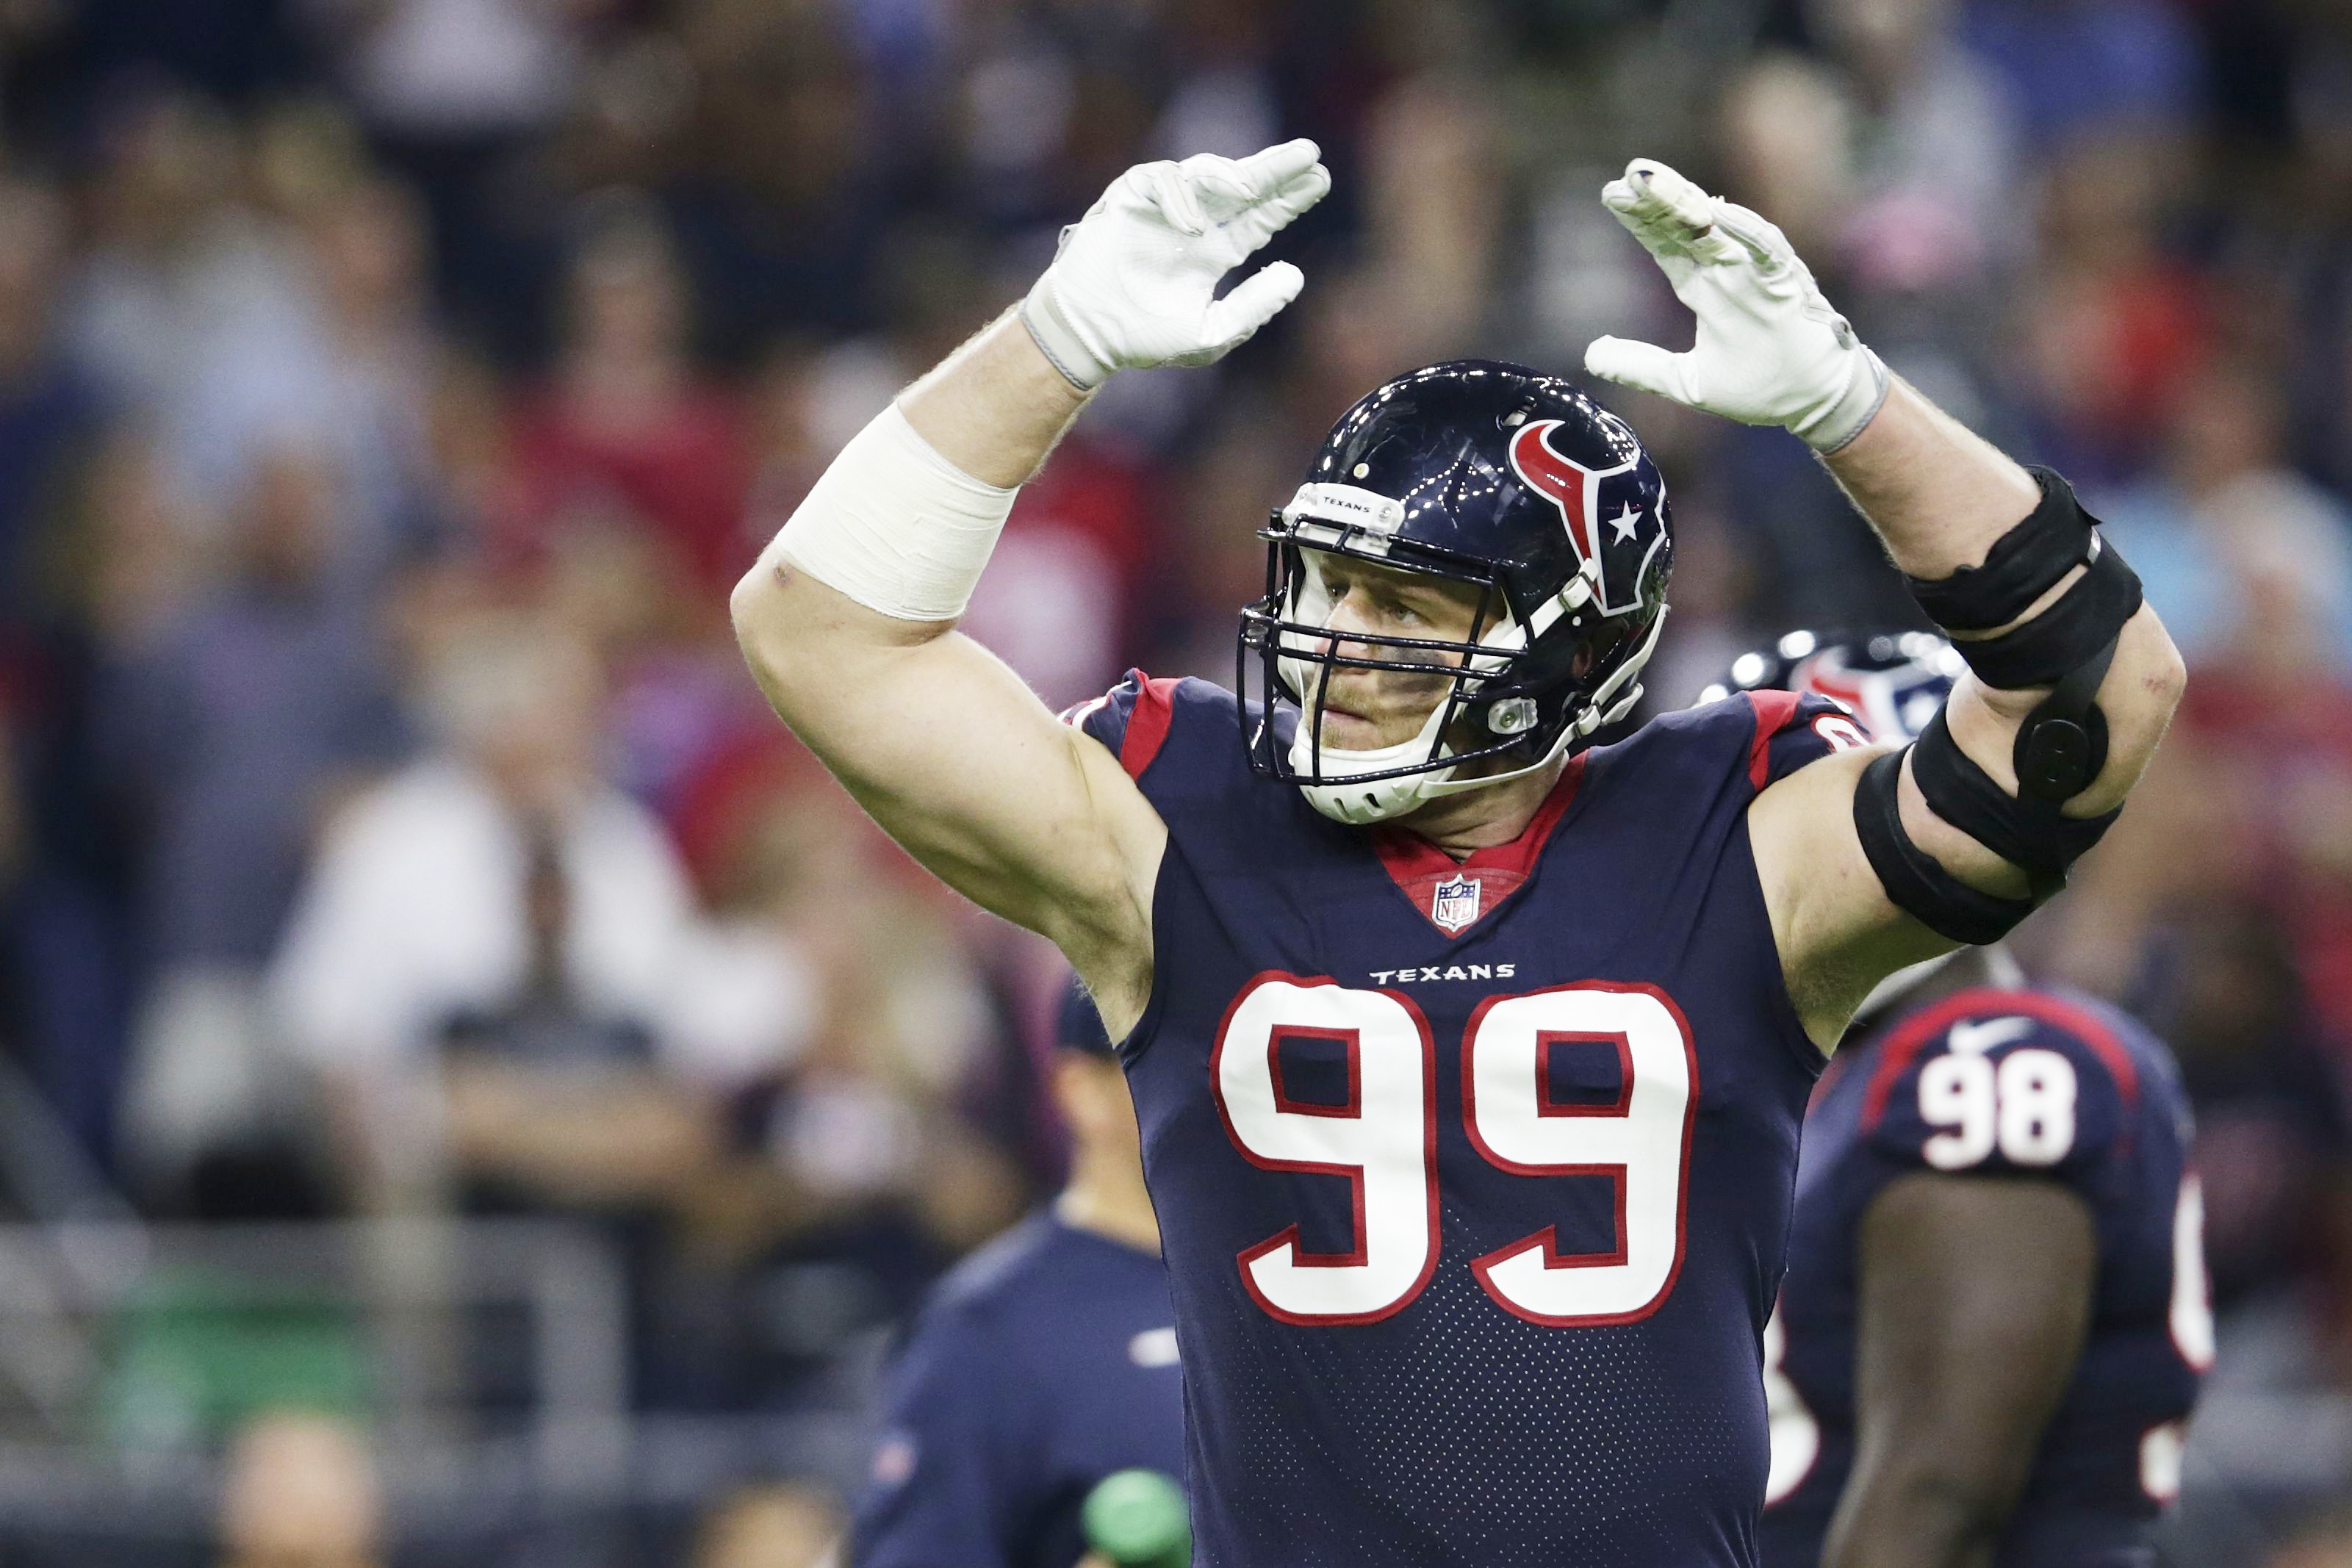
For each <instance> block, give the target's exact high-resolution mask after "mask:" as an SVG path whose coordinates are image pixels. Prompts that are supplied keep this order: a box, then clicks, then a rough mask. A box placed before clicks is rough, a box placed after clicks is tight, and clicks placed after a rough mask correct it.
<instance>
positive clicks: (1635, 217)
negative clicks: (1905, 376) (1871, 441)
mask: <svg viewBox="0 0 2352 1568" xmlns="http://www.w3.org/2000/svg"><path fill="white" fill-rule="evenodd" d="M1601 203H1602V205H1605V206H1607V207H1608V208H1609V210H1610V211H1611V212H1612V213H1615V214H1616V215H1617V221H1618V222H1619V223H1622V224H1623V225H1624V226H1626V227H1627V228H1628V229H1630V230H1632V231H1633V237H1634V238H1635V239H1638V240H1640V241H1641V242H1642V247H1643V249H1645V250H1647V251H1648V252H1649V253H1650V255H1651V256H1652V257H1654V258H1655V259H1656V261H1657V263H1658V267H1659V269H1660V270H1662V271H1663V272H1664V273H1665V275H1666V281H1667V282H1669V283H1671V284H1673V285H1674V289H1675V298H1676V299H1679V300H1681V301H1682V302H1683V303H1684V304H1685V305H1688V306H1689V307H1690V308H1691V313H1692V314H1693V315H1695V316H1696V317H1697V318H1698V341H1697V342H1696V345H1695V346H1694V347H1693V348H1692V349H1691V350H1690V351H1689V352H1688V353H1667V352H1666V351H1665V350H1664V349H1662V348H1660V347H1658V346H1657V345H1656V344H1654V343H1643V342H1629V341H1627V340H1626V339H1623V338H1595V339H1593V340H1592V342H1591V346H1589V347H1588V348H1586V350H1585V351H1584V368H1585V369H1586V370H1588V371H1590V372H1591V374H1594V375H1597V376H1601V377H1602V378H1604V379H1606V380H1609V381H1614V382H1618V383H1620V384H1623V385H1626V386H1633V387H1639V388H1640V389H1641V390H1642V391H1643V392H1654V393H1656V394H1657V395H1659V396H1661V397H1671V398H1673V399H1674V400H1675V402H1676V403H1681V404H1685V405H1688V406H1690V407H1693V408H1703V409H1705V410H1706V412H1708V413H1709V414H1719V415H1721V416H1724V417H1725V418H1727V419H1737V420H1738V421H1739V422H1740V423H1741V424H1743V425H1779V426H1785V427H1786V428H1788V429H1790V430H1792V431H1794V432H1796V434H1798V435H1799V436H1801V437H1804V438H1805V439H1806V440H1807V441H1809V442H1811V444H1812V445H1813V446H1814V447H1818V448H1820V449H1821V450H1822V451H1832V450H1834V449H1835V448H1837V447H1843V445H1845V443H1846V442H1848V441H1850V440H1852V439H1853V437H1854V436H1855V435H1856V434H1858V433H1859V432H1860V431H1861V429H1862V427H1863V426H1865V425H1867V424H1869V423H1870V421H1871V417H1872V416H1874V415H1875V414H1876V413H1877V412H1878V407H1879V405H1880V404H1882V403H1884V402H1885V399H1886V367H1885V365H1884V364H1882V363H1879V359H1878V356H1877V355H1876V354H1874V353H1871V352H1870V351H1869V350H1868V349H1866V348H1864V346H1863V345H1862V340H1860V339H1859V338H1857V337H1855V336H1854V335H1853V328H1852V327H1850V326H1848V325H1847V324H1846V319H1845V318H1844V317H1843V316H1841V315H1839V314H1838V313H1837V312H1836V311H1835V310H1832V309H1831V308H1830V302H1829V301H1828V300H1824V299H1823V298H1822V290H1821V286H1820V285H1819V284H1817V283H1815V282H1814V281H1813V275H1812V272H1811V269H1810V268H1807V267H1806V266H1805V264H1804V262H1803V261H1802V260H1801V259H1799V258H1798V256H1797V253H1796V251H1795V250H1794V249H1793V248H1792V247H1790V244H1789V237H1788V236H1787V235H1784V234H1782V233H1781V232H1780V229H1779V228H1778V227H1777V226H1774V225H1772V224H1770V223H1768V222H1766V221H1765V220H1764V219H1763V218H1761V217H1759V216H1757V215H1756V214H1754V213H1752V212H1750V211H1748V209H1747V208H1746V207H1743V206H1741V205H1738V203H1736V202H1727V201H1725V200H1724V199H1723V198H1722V197H1720V196H1713V195H1708V194H1707V193H1706V192H1705V191H1703V190H1701V189H1699V188H1698V187H1697V186H1696V185H1695V184H1691V183H1690V182H1689V181H1688V180H1686V179H1685V178H1683V177H1682V176H1681V175H1680V174H1676V173H1675V171H1674V170H1672V169H1669V168H1667V167H1666V166H1665V165H1664V163H1652V162H1651V161H1650V160H1648V159H1646V158H1637V159H1635V160H1634V161H1633V163H1628V164H1627V165H1626V166H1625V177H1624V178H1623V179H1622V180H1612V181H1610V182H1609V184H1607V185H1605V186H1603V187H1602V188H1601Z"/></svg>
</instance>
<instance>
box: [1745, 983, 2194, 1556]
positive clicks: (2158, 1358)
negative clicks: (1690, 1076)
mask: <svg viewBox="0 0 2352 1568" xmlns="http://www.w3.org/2000/svg"><path fill="white" fill-rule="evenodd" d="M2188 1139H2189V1107H2188V1100H2187V1098H2186V1097H2185V1096H2184V1095H2183V1094H2182V1092H2181V1089H2180V1083H2179V1077H2178V1076H2177V1074H2176V1072H2175V1070H2174V1068H2173V1065H2172V1058H2171V1057H2170V1055H2169V1054H2168V1052H2167V1051H2166V1050H2165V1048H2164V1047H2163V1046H2161V1045H2160V1044H2158V1042H2157V1041H2156V1039H2155V1038H2154V1037H2151V1036H2150V1035H2149V1034H2148V1033H2147V1031H2146V1030H2145V1029H2143V1028H2141V1027H2140V1026H2138V1025H2137V1024H2135V1023H2133V1022H2132V1021H2131V1020H2130V1019H2128V1018H2126V1017H2125V1016H2123V1015H2121V1014H2119V1013H2117V1012H2116V1011H2114V1010H2113V1009H2111V1008H2108V1007H2105V1006H2103V1005H2099V1004H2096V1003H2094V1002H2090V1001H2088V1000H2084V999H2081V998H2076V997H2074V996H2071V995H2065V994H2053V993H2052V992H2049V991H2043V990H2004V989H1993V988H1986V989H1979V990H1970V991H1963V992H1959V993H1957V994H1953V995H1949V996H1947V997H1944V998H1942V999H1941V1000H1938V1001H1936V1002H1932V1003H1930V1004H1928V1005H1927V1006H1925V1007H1921V1008H1917V1009H1915V1010H1913V1011H1911V1012H1910V1013H1908V1014H1905V1015H1901V1016H1897V1017H1895V1019H1894V1020H1893V1021H1892V1022H1891V1023H1890V1024H1889V1025H1888V1026H1886V1027H1885V1029H1884V1030H1882V1031H1881V1032H1880V1033H1879V1034H1878V1035H1877V1036H1876V1037H1874V1038H1873V1039H1870V1040H1868V1041H1865V1042H1863V1043H1859V1044H1856V1045H1853V1046H1850V1047H1846V1048H1845V1049H1844V1050H1843V1051H1841V1052H1840V1053H1839V1055H1838V1058H1837V1061H1836V1063H1835V1064H1834V1065H1833V1066H1832V1068H1831V1069H1830V1072H1829V1074H1828V1075H1827V1076H1825V1077H1824V1079H1822V1086H1821V1090H1820V1092H1819V1093H1818V1094H1817V1095H1816V1096H1815V1097H1814V1100H1813V1106H1812V1110H1811V1115H1810V1116H1809V1117H1808V1118H1807V1120H1806V1122H1805V1149H1804V1160H1803V1163H1802V1165H1801V1170H1800V1172H1799V1174H1798V1179H1797V1217H1796V1226H1795V1229H1794V1230H1793V1231H1792V1232H1791V1234H1790V1245H1789V1274H1788V1279H1787V1281H1786V1283H1785V1284H1784V1286H1783V1287H1782V1291H1781V1301H1780V1312H1779V1314H1778V1315H1777V1316H1776V1317H1775V1318H1774V1320H1773V1323H1772V1331H1771V1334H1770V1335H1769V1351H1770V1353H1771V1357H1772V1367H1771V1370H1770V1373H1769V1375H1768V1380H1767V1381H1768V1384H1769V1388H1770V1391H1771V1395H1772V1403H1773V1429H1772V1430H1773V1452H1772V1478H1771V1486H1770V1489H1769V1493H1768V1500H1767V1507H1766V1510H1765V1514H1764V1531H1763V1539H1764V1546H1765V1551H1764V1561H1765V1563H1766V1565H1767V1568H1813V1565H1814V1564H1816V1563H1819V1562H1820V1561H1821V1552H1822V1539H1823V1537H1824V1536H1825V1535H1826V1534H1827V1532H1828V1530H1829V1522H1830V1516H1831V1514H1832V1511H1833V1510H1835V1509H1836V1507H1837V1501H1838V1494H1839V1492H1840V1491H1841V1490H1842V1489H1843V1488H1844V1486H1845V1481H1846V1476H1847V1474H1848V1472H1849V1471H1850V1470H1851V1468H1852V1467H1853V1431H1854V1408H1853V1363H1854V1326H1855V1305H1854V1303H1855V1287H1856V1275H1855V1265H1856V1258H1855V1247H1856V1237H1857V1236H1858V1234H1859V1230H1860V1226H1861V1224H1862V1217H1863V1215H1864V1211H1865V1210H1867V1209H1868V1208H1869V1206H1870V1205H1871V1203H1872V1201H1873V1200H1874V1199H1875V1198H1876V1197H1877V1195H1878V1194H1879V1193H1880V1192H1881V1191H1882V1190H1883V1189H1884V1188H1885V1186H1886V1184H1888V1183H1889V1182H1892V1181H1894V1180H1895V1178H1896V1177H1898V1176H1903V1175H1906V1174H1911V1173H1917V1172H1922V1171H1927V1172H1940V1173H1944V1174H1947V1175H1950V1176H1954V1177H1962V1178H1967V1177H1976V1176H2000V1177H2007V1178H2011V1179H2014V1178H2018V1177H2021V1176H2026V1177H2036V1178H2040V1179H2042V1180H2046V1181H2054V1182H2063V1183H2064V1184H2066V1185H2067V1186H2069V1187H2071V1188H2073V1189H2074V1191H2076V1192H2078V1193H2080V1194H2082V1195H2083V1197H2084V1200H2085V1201H2086V1202H2088V1203H2089V1205H2091V1212H2092V1215H2093V1216H2094V1218H2095V1222H2096V1225H2097V1237H2098V1282H2097V1286H2096V1295H2095V1299H2094V1303H2093V1309H2092V1318H2091V1324H2090V1332H2089V1336H2088V1339H2087V1340H2086V1342H2085V1343H2084V1347H2083V1356H2082V1360H2081V1362H2080V1363H2078V1365H2077V1367H2076V1370H2075V1373H2074V1383H2073V1384H2072V1385H2071V1386H2070V1387H2069V1388H2068V1390H2067V1392H2066V1395H2065V1399H2064V1401H2063V1404H2061V1405H2059V1407H2058V1410H2057V1413H2056V1414H2055V1415H2053V1416H2052V1417H2051V1421H2050V1425H2049V1426H2048V1428H2047V1429H2046V1430H2045V1432H2044V1434H2043V1436H2042V1445H2041V1448H2040V1451H2039V1453H2038V1455H2037V1456H2036V1458H2035V1459H2034V1465H2033V1471H2032V1477H2031V1479H2029V1480H2028V1482H2027V1485H2026V1489H2025V1493H2024V1495H2023V1497H2022V1498H2021V1500H2020V1501H2019V1503H2018V1507H2017V1511H2016V1512H2015V1514H2014V1515H2012V1516H2011V1521H2010V1523H2009V1528H2008V1530H2007V1531H2006V1532H2005V1533H2004V1535H2003V1536H2002V1539H2001V1542H2000V1549H1999V1552H1997V1554H1996V1555H1995V1557H1994V1559H1993V1561H1994V1563H1995V1564H1996V1565H1997V1568H2126V1565H2140V1564H2146V1563H2150V1562H2152V1561H2153V1559H2152V1558H2151V1557H2150V1556H2149V1554H2148V1551H2147V1546H2146V1545H2145V1544H2144V1543H2143V1541H2142V1535H2143V1532H2144V1531H2145V1528H2146V1525H2147V1521H2148V1520H2149V1519H2151V1518H2152V1517H2153V1516H2154V1515H2155V1513H2156V1511H2157V1509H2158V1505H2159V1503H2160V1502H2162V1501H2163V1500H2166V1499H2168V1497H2169V1496H2170V1495H2171V1493H2172V1492H2173V1491H2174V1490H2175V1489H2176V1488H2177V1486H2178V1483H2179V1459H2180V1444H2181V1437H2182V1436H2183V1430H2184V1423H2185V1422H2186V1420H2187V1418H2188V1415H2189V1405H2190V1404H2191V1403H2192V1402H2193V1401H2194V1400H2195V1398H2196V1394H2197V1382H2198V1377H2199V1374H2200V1369H2201V1368H2203V1367H2204V1366H2206V1365H2207V1364H2209V1363H2210V1362H2211V1360H2212V1352H2213V1344H2212V1332H2213V1331H2212V1318H2211V1313H2210V1307H2209V1305H2208V1300H2207V1296H2206V1284H2205V1267H2204V1261H2203V1258H2204V1253H2203V1243H2202V1237H2203V1223H2204V1222H2203V1215H2202V1210H2201V1205H2200V1203H2199V1201H2198V1196H2197V1188H2196V1184H2195V1178H2194V1177H2193V1176H2189V1175H2186V1174H2185V1173H2184V1171H2183V1165H2182V1160H2183V1155H2184V1152H2185V1151H2186V1149H2187V1146H2188Z"/></svg>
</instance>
